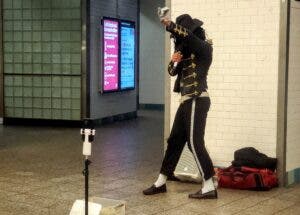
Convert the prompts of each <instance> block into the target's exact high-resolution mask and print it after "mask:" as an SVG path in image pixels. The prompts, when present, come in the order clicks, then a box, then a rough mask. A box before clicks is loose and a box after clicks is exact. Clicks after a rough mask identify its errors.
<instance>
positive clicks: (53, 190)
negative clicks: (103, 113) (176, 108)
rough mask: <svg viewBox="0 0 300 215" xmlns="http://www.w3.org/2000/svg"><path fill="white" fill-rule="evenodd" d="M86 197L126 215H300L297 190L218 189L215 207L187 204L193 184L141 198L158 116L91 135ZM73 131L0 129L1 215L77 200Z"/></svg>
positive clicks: (157, 139)
mask: <svg viewBox="0 0 300 215" xmlns="http://www.w3.org/2000/svg"><path fill="white" fill-rule="evenodd" d="M96 132H97V135H96V138H95V142H94V143H93V147H92V149H93V156H92V158H91V160H92V162H93V163H92V164H91V166H90V196H98V197H106V198H112V199H122V200H125V201H126V202H127V207H126V214H137V215H143V214H166V215H176V214H178V215H181V214H183V215H190V214H191V215H194V214H222V215H224V214H264V215H265V214H286V215H290V214H295V215H296V214H297V215H298V214H300V185H296V186H293V187H291V188H288V189H287V188H277V189H273V190H271V191H269V192H253V191H237V190H229V189H219V199H217V200H191V199H188V197H187V195H188V193H190V192H194V191H196V190H198V189H199V185H197V184H187V183H179V182H169V183H168V192H167V193H165V194H159V195H156V196H143V195H142V193H141V191H142V190H143V189H144V188H146V187H148V186H149V185H151V184H152V183H153V181H154V180H155V178H156V177H157V174H158V170H159V167H160V162H161V159H162V156H163V147H162V142H163V113H162V112H159V111H143V112H141V113H139V118H138V119H135V120H130V121H123V122H117V123H114V124H110V125H105V126H101V127H99V128H97V129H96ZM81 150H82V142H81V140H80V136H79V129H78V128H61V127H23V126H9V127H6V126H0V171H1V174H0V215H6V214H26V215H27V214H35V215H36V214H51V215H52V214H53V215H60V214H68V213H69V211H70V208H71V206H72V204H73V202H74V201H75V200H76V199H82V198H83V197H84V190H83V187H84V177H83V175H82V174H81V171H82V169H83V165H82V164H83V157H82V154H81Z"/></svg>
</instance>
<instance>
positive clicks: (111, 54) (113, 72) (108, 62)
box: [102, 19, 119, 92]
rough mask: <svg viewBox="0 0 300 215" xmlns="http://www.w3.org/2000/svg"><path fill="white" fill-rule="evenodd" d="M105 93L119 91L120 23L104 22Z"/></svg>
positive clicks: (114, 21) (113, 21)
mask: <svg viewBox="0 0 300 215" xmlns="http://www.w3.org/2000/svg"><path fill="white" fill-rule="evenodd" d="M102 82H103V91H104V92H107V91H116V90H118V89H119V22H118V21H116V20H109V19H104V20H103V80H102Z"/></svg>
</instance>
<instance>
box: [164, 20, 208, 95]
mask: <svg viewBox="0 0 300 215" xmlns="http://www.w3.org/2000/svg"><path fill="white" fill-rule="evenodd" d="M166 30H167V31H169V32H170V33H171V34H172V35H173V36H174V37H175V39H179V40H181V41H182V42H183V43H185V47H186V48H188V49H189V53H191V54H190V55H189V56H187V57H184V58H183V59H182V60H181V62H179V63H178V65H177V66H176V67H174V63H173V62H170V63H169V66H168V72H169V74H170V75H171V76H175V75H177V79H176V82H175V85H174V92H181V95H182V96H185V95H186V96H191V97H198V96H200V95H201V93H202V92H204V91H206V90H207V73H208V69H209V67H210V65H211V62H212V51H213V48H212V45H211V44H210V43H208V42H207V41H204V40H201V39H199V38H198V37H197V36H196V35H194V34H193V33H192V32H191V31H189V30H188V29H186V28H184V27H182V26H180V25H178V24H175V23H173V22H171V24H170V25H169V26H167V28H166Z"/></svg>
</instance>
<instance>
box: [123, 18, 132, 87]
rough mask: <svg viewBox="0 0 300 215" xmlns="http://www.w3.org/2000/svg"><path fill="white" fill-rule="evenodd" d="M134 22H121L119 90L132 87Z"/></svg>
mask: <svg viewBox="0 0 300 215" xmlns="http://www.w3.org/2000/svg"><path fill="white" fill-rule="evenodd" d="M134 74H135V32H134V24H133V23H131V22H121V90H124V89H132V88H134V78H135V75H134Z"/></svg>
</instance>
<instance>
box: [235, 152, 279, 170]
mask: <svg viewBox="0 0 300 215" xmlns="http://www.w3.org/2000/svg"><path fill="white" fill-rule="evenodd" d="M232 165H233V166H235V167H241V166H248V167H254V168H259V169H260V168H261V169H263V168H267V169H270V170H272V171H274V170H275V169H276V166H277V159H276V158H271V157H268V156H267V155H265V154H263V153H260V152H259V151H258V150H256V149H255V148H253V147H246V148H241V149H239V150H236V151H235V152H234V160H233V161H232Z"/></svg>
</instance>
